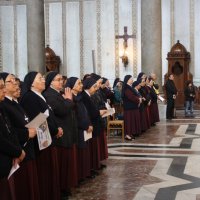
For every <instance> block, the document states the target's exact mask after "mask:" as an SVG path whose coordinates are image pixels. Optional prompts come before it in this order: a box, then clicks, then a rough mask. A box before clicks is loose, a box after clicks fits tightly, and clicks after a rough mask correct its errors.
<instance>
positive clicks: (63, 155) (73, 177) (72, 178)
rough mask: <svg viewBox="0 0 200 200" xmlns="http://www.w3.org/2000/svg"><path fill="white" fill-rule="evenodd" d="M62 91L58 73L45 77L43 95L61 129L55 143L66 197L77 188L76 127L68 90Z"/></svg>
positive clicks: (70, 94)
mask: <svg viewBox="0 0 200 200" xmlns="http://www.w3.org/2000/svg"><path fill="white" fill-rule="evenodd" d="M61 91H63V78H62V75H61V74H59V73H58V72H53V71H52V72H49V73H48V74H47V75H46V90H45V91H44V93H43V95H44V97H45V98H46V100H47V103H48V104H49V105H50V106H51V109H52V110H53V112H54V119H55V121H56V123H57V124H58V125H59V126H60V127H62V129H63V133H64V134H63V137H61V138H59V139H57V140H56V141H55V143H54V144H55V145H56V147H57V152H58V162H59V168H60V186H61V191H62V196H63V197H66V196H67V195H68V194H69V192H70V188H72V187H75V186H77V184H78V179H77V159H76V158H77V153H76V143H77V137H78V136H77V131H78V130H77V125H76V120H75V117H74V103H73V101H72V92H71V89H70V88H65V90H64V94H63V95H62V94H61Z"/></svg>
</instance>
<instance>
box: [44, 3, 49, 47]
mask: <svg viewBox="0 0 200 200" xmlns="http://www.w3.org/2000/svg"><path fill="white" fill-rule="evenodd" d="M44 11H45V13H44V14H45V16H44V17H45V47H46V46H47V45H49V44H50V41H49V3H45V4H44Z"/></svg>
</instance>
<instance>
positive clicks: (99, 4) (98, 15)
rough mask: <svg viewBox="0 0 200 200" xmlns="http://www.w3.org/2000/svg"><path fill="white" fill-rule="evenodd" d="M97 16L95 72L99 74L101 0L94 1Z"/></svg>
mask: <svg viewBox="0 0 200 200" xmlns="http://www.w3.org/2000/svg"><path fill="white" fill-rule="evenodd" d="M96 17H97V74H99V75H101V0H97V1H96Z"/></svg>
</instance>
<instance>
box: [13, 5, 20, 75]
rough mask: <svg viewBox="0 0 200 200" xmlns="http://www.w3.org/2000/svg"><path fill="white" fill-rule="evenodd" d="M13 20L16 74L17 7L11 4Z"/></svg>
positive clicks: (16, 73) (16, 71) (16, 72)
mask: <svg viewBox="0 0 200 200" xmlns="http://www.w3.org/2000/svg"><path fill="white" fill-rule="evenodd" d="M13 17H14V19H13V21H14V32H13V33H14V35H13V37H14V67H15V75H17V76H18V72H19V70H18V67H19V66H18V48H17V47H18V44H17V43H18V38H17V7H16V4H14V5H13Z"/></svg>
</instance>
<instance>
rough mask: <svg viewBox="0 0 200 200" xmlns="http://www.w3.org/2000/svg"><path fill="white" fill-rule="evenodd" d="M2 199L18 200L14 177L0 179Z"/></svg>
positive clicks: (0, 198)
mask: <svg viewBox="0 0 200 200" xmlns="http://www.w3.org/2000/svg"><path fill="white" fill-rule="evenodd" d="M0 200H16V198H15V186H14V179H13V177H10V179H9V180H8V179H7V178H4V179H0Z"/></svg>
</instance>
